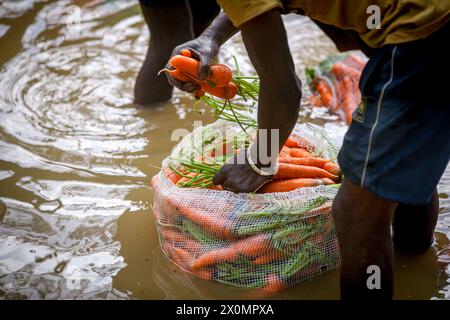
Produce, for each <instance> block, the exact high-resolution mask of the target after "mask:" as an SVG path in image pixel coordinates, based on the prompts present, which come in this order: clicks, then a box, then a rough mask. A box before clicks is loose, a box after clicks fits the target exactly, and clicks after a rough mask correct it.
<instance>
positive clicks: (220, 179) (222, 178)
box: [213, 166, 225, 186]
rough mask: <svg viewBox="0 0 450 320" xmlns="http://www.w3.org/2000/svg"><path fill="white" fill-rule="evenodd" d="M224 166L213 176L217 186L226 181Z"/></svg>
mask: <svg viewBox="0 0 450 320" xmlns="http://www.w3.org/2000/svg"><path fill="white" fill-rule="evenodd" d="M224 167H225V166H223V167H222V168H221V169H220V170H219V171H218V172H217V173H216V174H215V176H214V177H213V184H214V185H215V186H217V185H221V184H222V183H223V182H224V181H225V170H224Z"/></svg>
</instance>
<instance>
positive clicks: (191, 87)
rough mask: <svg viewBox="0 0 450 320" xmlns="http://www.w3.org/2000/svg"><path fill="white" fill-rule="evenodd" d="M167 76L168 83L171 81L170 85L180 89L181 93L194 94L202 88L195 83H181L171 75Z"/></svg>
mask: <svg viewBox="0 0 450 320" xmlns="http://www.w3.org/2000/svg"><path fill="white" fill-rule="evenodd" d="M166 76H167V81H169V83H170V84H171V85H173V86H174V87H176V88H178V89H180V90H181V91H185V92H189V93H193V92H196V91H197V90H198V89H199V88H200V86H199V85H198V84H196V83H194V82H181V81H178V80H177V79H175V78H174V77H172V76H171V75H170V74H166Z"/></svg>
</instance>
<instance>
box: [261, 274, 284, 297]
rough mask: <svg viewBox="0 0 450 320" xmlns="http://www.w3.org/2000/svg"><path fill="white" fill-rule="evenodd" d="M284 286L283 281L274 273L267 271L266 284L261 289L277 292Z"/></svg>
mask: <svg viewBox="0 0 450 320" xmlns="http://www.w3.org/2000/svg"><path fill="white" fill-rule="evenodd" d="M284 288H285V285H284V283H283V281H282V280H281V279H280V278H279V277H278V276H277V275H276V274H275V273H269V274H268V275H267V278H266V285H265V286H264V287H263V288H261V290H263V291H266V292H271V293H275V292H279V291H281V290H283V289H284Z"/></svg>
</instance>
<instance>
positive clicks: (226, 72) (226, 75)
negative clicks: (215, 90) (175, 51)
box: [169, 55, 232, 87]
mask: <svg viewBox="0 0 450 320" xmlns="http://www.w3.org/2000/svg"><path fill="white" fill-rule="evenodd" d="M169 64H170V65H171V66H172V67H174V68H175V69H178V70H180V71H182V72H184V73H185V74H187V75H188V76H190V77H192V78H194V79H197V82H201V81H200V79H198V77H199V73H198V69H199V65H200V63H199V61H197V60H195V59H194V58H190V57H185V56H182V55H175V56H173V57H172V58H170V60H169ZM231 79H232V74H231V69H230V68H229V67H228V66H226V65H224V64H216V65H213V66H211V71H210V74H209V75H208V77H207V78H206V82H207V83H208V84H209V85H212V86H216V87H224V86H226V85H228V83H229V82H230V81H231Z"/></svg>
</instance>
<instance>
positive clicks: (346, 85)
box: [305, 54, 366, 124]
mask: <svg viewBox="0 0 450 320" xmlns="http://www.w3.org/2000/svg"><path fill="white" fill-rule="evenodd" d="M365 64H366V61H365V60H364V59H363V58H361V57H359V56H357V55H354V54H337V55H333V56H330V57H328V58H327V59H325V60H323V61H322V62H320V63H319V64H318V65H317V66H316V67H314V68H306V69H305V72H306V78H307V82H308V84H309V87H310V88H311V91H312V92H313V95H312V96H311V98H310V102H311V104H312V105H313V106H325V107H327V108H328V109H329V110H330V112H331V113H335V114H337V115H339V117H340V118H341V120H342V121H344V122H346V123H347V124H350V122H351V121H352V114H353V112H354V111H355V109H356V108H357V107H358V105H359V104H360V102H361V92H360V90H359V79H360V77H361V73H362V70H363V69H364V66H365Z"/></svg>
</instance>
